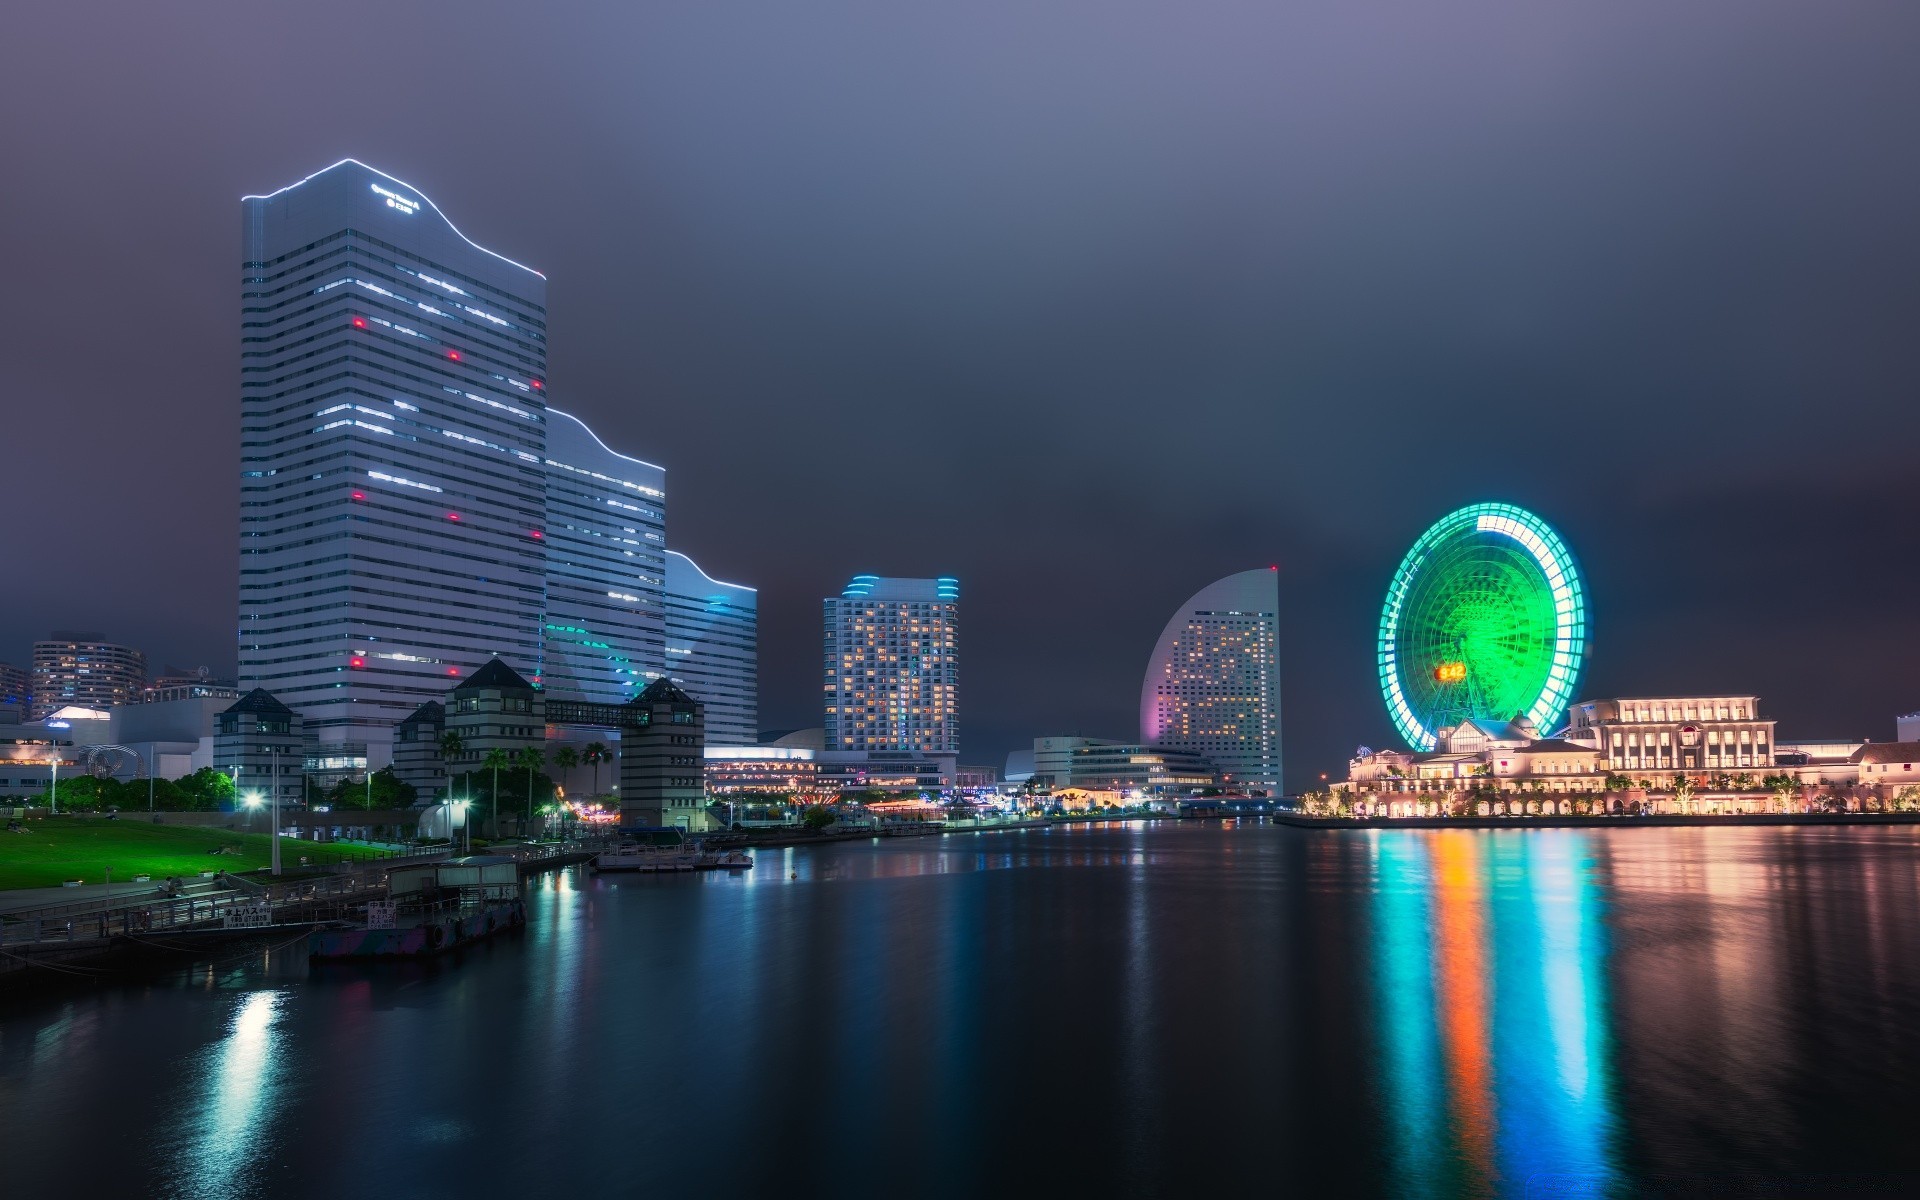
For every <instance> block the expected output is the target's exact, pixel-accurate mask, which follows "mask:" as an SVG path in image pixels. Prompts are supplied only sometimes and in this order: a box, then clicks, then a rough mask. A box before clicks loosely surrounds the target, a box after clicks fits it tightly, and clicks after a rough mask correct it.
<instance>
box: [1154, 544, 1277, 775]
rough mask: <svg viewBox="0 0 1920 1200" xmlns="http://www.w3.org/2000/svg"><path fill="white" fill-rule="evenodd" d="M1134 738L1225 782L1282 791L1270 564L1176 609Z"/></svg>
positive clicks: (1231, 577)
mask: <svg viewBox="0 0 1920 1200" xmlns="http://www.w3.org/2000/svg"><path fill="white" fill-rule="evenodd" d="M1140 740H1141V741H1142V742H1144V743H1146V744H1147V745H1148V746H1155V747H1162V748H1165V749H1168V750H1185V751H1187V752H1189V753H1192V754H1196V755H1200V756H1202V757H1204V758H1206V759H1208V760H1210V761H1211V762H1212V763H1213V765H1214V766H1215V767H1216V768H1218V770H1219V772H1220V781H1221V783H1222V784H1223V785H1224V786H1226V787H1229V788H1236V789H1237V788H1245V789H1247V790H1248V791H1251V792H1266V793H1277V792H1278V791H1279V790H1280V788H1281V778H1280V575H1279V572H1278V571H1277V570H1266V571H1242V572H1241V573H1240V574H1238V575H1229V576H1227V577H1226V578H1225V579H1222V580H1220V581H1219V582H1217V583H1213V584H1210V585H1208V586H1207V587H1205V588H1202V589H1201V590H1200V591H1199V592H1198V593H1196V594H1195V595H1194V596H1193V597H1192V598H1191V599H1190V600H1188V601H1187V602H1186V603H1185V604H1183V605H1181V606H1180V610H1179V611H1178V612H1176V613H1174V614H1173V618H1172V619H1171V620H1169V621H1168V622H1167V626H1166V628H1165V629H1163V630H1162V631H1161V633H1160V640H1159V642H1158V643H1156V644H1155V646H1154V648H1153V657H1152V658H1150V659H1149V660H1148V662H1147V676H1146V680H1145V681H1144V682H1143V683H1142V684H1141V687H1140Z"/></svg>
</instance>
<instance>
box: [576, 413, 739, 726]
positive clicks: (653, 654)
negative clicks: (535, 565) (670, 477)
mask: <svg viewBox="0 0 1920 1200" xmlns="http://www.w3.org/2000/svg"><path fill="white" fill-rule="evenodd" d="M546 467H547V518H546V529H545V535H546V536H545V540H546V543H547V615H546V620H545V622H544V627H543V630H542V635H543V639H542V640H543V642H544V655H543V657H542V659H541V663H540V672H539V674H540V680H539V682H540V683H541V684H542V686H543V687H544V688H545V689H546V692H547V694H548V695H550V696H553V697H555V698H557V699H561V700H586V701H591V702H593V703H596V704H625V703H626V702H627V701H629V700H632V699H633V698H634V697H636V696H638V695H639V694H640V692H641V690H642V689H644V688H645V687H646V686H647V684H649V683H651V682H653V681H654V680H655V679H658V678H659V677H660V676H661V674H662V673H663V672H664V671H665V670H666V666H665V662H666V642H667V634H666V621H667V617H666V598H665V587H666V581H667V574H668V568H667V561H666V557H665V556H666V545H667V524H666V502H667V492H666V488H667V473H666V470H665V469H664V468H661V467H657V466H655V465H653V464H652V463H650V462H643V461H641V460H640V459H637V458H632V457H629V456H627V455H625V454H620V453H618V452H616V451H614V450H611V449H609V448H608V447H607V445H606V443H604V442H602V441H601V440H600V439H599V438H598V437H597V436H595V434H594V432H593V430H591V429H588V428H587V427H586V425H584V424H582V423H581V422H580V421H579V420H578V419H577V418H575V417H572V416H569V415H568V414H566V413H563V412H560V411H558V410H556V409H548V410H547V451H546ZM701 698H702V699H705V697H701Z"/></svg>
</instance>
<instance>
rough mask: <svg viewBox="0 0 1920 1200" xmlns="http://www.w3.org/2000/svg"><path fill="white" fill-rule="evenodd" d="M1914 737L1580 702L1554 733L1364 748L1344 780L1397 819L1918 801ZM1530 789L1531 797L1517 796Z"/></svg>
mask: <svg viewBox="0 0 1920 1200" xmlns="http://www.w3.org/2000/svg"><path fill="white" fill-rule="evenodd" d="M1916 748H1920V740H1916V741H1913V742H1888V743H1871V742H1868V743H1862V742H1854V741H1847V740H1844V739H1838V740H1824V741H1822V740H1811V741H1798V742H1781V741H1778V740H1777V738H1776V736H1775V723H1774V721H1772V720H1771V719H1769V718H1765V717H1762V716H1761V715H1760V713H1759V702H1758V698H1757V697H1754V696H1704V697H1677V698H1676V697H1664V698H1646V699H1623V700H1599V701H1584V702H1581V703H1578V704H1575V705H1574V706H1573V707H1572V709H1571V710H1570V711H1569V723H1568V726H1567V728H1566V729H1565V730H1563V731H1561V733H1560V735H1559V736H1558V737H1551V738H1546V737H1540V736H1539V735H1538V731H1537V730H1535V729H1534V728H1533V727H1532V726H1531V725H1530V724H1529V723H1527V722H1525V721H1514V722H1510V723H1505V724H1503V723H1499V722H1488V721H1470V722H1464V723H1462V724H1461V725H1459V726H1457V727H1452V728H1447V729H1443V730H1441V731H1440V735H1439V738H1438V744H1437V746H1436V748H1435V749H1434V750H1433V751H1432V752H1428V753H1408V752H1405V751H1398V750H1378V751H1376V750H1372V749H1369V748H1368V747H1365V746H1362V747H1361V748H1360V750H1359V751H1358V752H1357V753H1356V754H1355V755H1354V758H1353V760H1352V761H1351V762H1350V763H1349V764H1348V771H1347V779H1346V780H1345V781H1344V782H1342V783H1337V784H1334V785H1332V786H1333V788H1334V790H1335V791H1338V792H1342V793H1345V794H1346V795H1347V796H1348V797H1349V798H1350V799H1351V800H1352V801H1353V802H1355V803H1356V804H1362V805H1372V806H1375V807H1381V806H1384V810H1385V811H1390V812H1392V813H1393V814H1394V815H1420V814H1422V813H1425V812H1427V811H1428V810H1434V811H1442V810H1447V809H1449V808H1452V807H1455V806H1457V805H1458V804H1460V803H1463V802H1464V803H1467V804H1469V805H1474V804H1478V805H1480V806H1481V807H1491V808H1493V809H1495V810H1497V811H1507V810H1509V809H1510V808H1513V807H1514V806H1515V805H1516V804H1520V805H1522V806H1523V807H1522V808H1521V809H1518V810H1517V811H1527V812H1549V813H1557V812H1562V811H1582V810H1583V809H1582V808H1579V807H1576V806H1575V804H1574V801H1572V800H1571V799H1562V797H1572V796H1583V797H1588V798H1589V799H1586V800H1582V801H1580V802H1579V805H1581V806H1584V807H1585V808H1591V807H1592V805H1593V803H1596V802H1597V803H1599V804H1601V805H1602V806H1603V808H1602V809H1601V811H1609V812H1617V811H1633V810H1635V809H1638V808H1644V809H1646V810H1647V811H1652V812H1682V813H1694V812H1788V811H1810V810H1812V809H1813V808H1817V807H1821V806H1825V807H1832V806H1834V805H1840V806H1842V807H1847V806H1852V807H1860V806H1866V807H1869V808H1871V807H1872V806H1874V805H1887V804H1891V803H1893V802H1894V801H1895V800H1896V799H1897V798H1899V797H1901V796H1902V795H1905V796H1906V799H1908V800H1911V801H1912V802H1914V803H1920V791H1915V792H1912V793H1906V792H1904V789H1907V788H1920V770H1916V768H1920V749H1916ZM1518 793H1525V794H1527V795H1528V796H1530V797H1532V798H1531V799H1528V800H1525V801H1515V800H1513V799H1512V798H1511V797H1512V796H1513V795H1515V794H1518Z"/></svg>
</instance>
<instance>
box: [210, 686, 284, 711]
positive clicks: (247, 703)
mask: <svg viewBox="0 0 1920 1200" xmlns="http://www.w3.org/2000/svg"><path fill="white" fill-rule="evenodd" d="M220 711H222V712H230V713H271V714H273V715H275V716H279V715H281V714H285V715H287V716H292V715H293V710H292V709H290V708H288V707H287V706H286V705H284V704H282V703H280V702H279V701H278V700H275V699H274V698H273V693H272V692H269V691H268V690H267V689H265V688H255V689H253V690H252V691H250V692H248V693H247V694H246V695H244V696H242V697H240V698H239V699H238V700H235V701H234V702H233V704H232V705H230V706H229V707H227V708H224V709H221V710H220Z"/></svg>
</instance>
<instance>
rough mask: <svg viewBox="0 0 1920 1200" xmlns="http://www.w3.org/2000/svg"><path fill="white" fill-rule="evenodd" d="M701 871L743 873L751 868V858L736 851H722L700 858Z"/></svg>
mask: <svg viewBox="0 0 1920 1200" xmlns="http://www.w3.org/2000/svg"><path fill="white" fill-rule="evenodd" d="M700 858H701V862H700V866H701V869H703V870H707V871H745V870H748V869H750V868H751V867H752V866H753V856H752V855H750V854H742V853H741V852H740V851H738V850H722V851H720V852H718V853H707V854H703V855H701V856H700Z"/></svg>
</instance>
